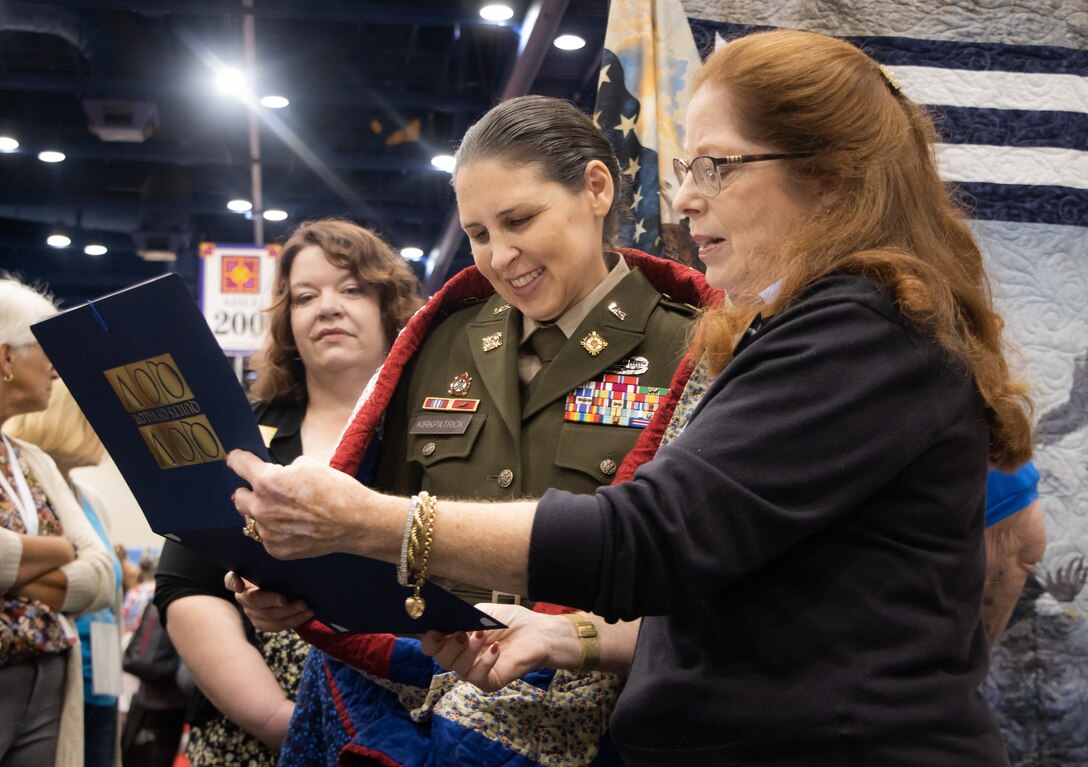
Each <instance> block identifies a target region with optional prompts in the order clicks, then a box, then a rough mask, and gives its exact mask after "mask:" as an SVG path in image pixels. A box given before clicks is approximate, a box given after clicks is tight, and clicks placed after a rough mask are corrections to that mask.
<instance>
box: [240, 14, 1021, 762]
mask: <svg viewBox="0 0 1088 767" xmlns="http://www.w3.org/2000/svg"><path fill="white" fill-rule="evenodd" d="M686 135H687V141H688V142H689V143H688V147H687V148H688V151H689V152H690V155H689V157H688V158H686V159H684V160H677V163H676V171H677V176H678V180H679V181H680V182H681V187H680V189H679V190H678V193H677V196H676V199H675V206H676V208H677V210H678V211H679V212H681V213H682V214H684V215H686V216H688V217H689V218H690V219H691V228H692V234H693V236H694V238H695V240H696V241H697V242H698V243H699V244H700V258H702V259H703V260H704V261H705V262H706V264H707V275H708V279H709V281H710V282H711V284H717V285H726V286H728V287H729V288H730V290H731V293H733V289H734V288H737V289H736V291H735V295H737V296H739V298H740V300H739V301H738V302H737V303H736V304H735V305H734V306H732V307H728V308H724V309H722V310H721V311H712V312H708V313H707V314H706V316H705V317H704V318H703V319H702V320H701V321H700V322H701V324H700V327H699V331H700V332H699V334H698V335H697V336H696V339H697V343H696V350H697V351H698V352H701V353H703V354H704V355H705V356H704V357H703V359H705V360H706V364H707V369H708V370H709V371H710V372H711V373H713V374H715V377H714V378H713V380H711V381H710V382H709V386H708V387H707V389H706V391H705V393H704V394H702V396H701V398H698V404H697V405H696V406H695V408H694V409H693V410H692V411H691V413H690V415H689V416H688V417H687V419H686V423H685V425H684V428H683V430H682V431H680V432H679V433H678V434H677V435H676V436H675V437H674V439H673V440H672V441H671V442H669V444H667V445H666V446H665V447H663V448H662V449H661V450H660V452H658V454H657V456H656V457H655V458H654V460H652V461H650V462H649V463H646V464H645V465H643V466H642V467H641V468H640V469H639V471H638V473H637V474H635V476H634V477H633V478H632V481H630V482H624V483H622V484H618V485H613V486H611V487H602V488H599V489H598V490H597V491H596V492H595V493H594V494H593V495H581V496H579V495H575V494H572V493H567V492H563V491H559V490H551V491H549V492H548V493H546V494H545V495H544V497H543V498H541V499H540V500H539V501H538V502H522V503H512V504H495V503H490V504H480V503H475V502H472V503H466V502H456V501H453V502H446V501H445V500H444V499H439V500H438V502H437V510H435V502H434V501H433V500H432V499H427V506H426V509H427V510H426V513H421V514H417V515H415V516H413V517H411V518H410V520H411V524H410V527H409V532H410V533H416V534H417V535H416V537H417V538H418V536H419V535H421V534H422V535H423V538H422V539H421V540H424V541H427V540H429V541H430V543H429V544H425V545H423V546H422V547H417V548H415V549H414V551H415V553H414V554H413V553H412V550H410V551H409V556H407V568H408V570H409V571H410V574H411V576H413V577H415V578H420V577H424V576H425V575H426V574H427V573H434V574H438V575H443V576H446V577H453V578H458V579H462V580H471V581H475V582H479V583H482V584H485V585H488V586H490V587H492V588H497V589H503V590H504V591H510V592H514V593H525V594H528V595H530V596H532V597H534V598H544V599H552V600H556V601H560V602H563V603H567V604H574V605H577V606H579V607H581V608H583V609H586V610H591V611H592V612H593V613H595V614H596V615H599V616H601V617H599V618H598V617H595V616H594V615H580V616H578V618H577V621H576V623H577V624H579V625H577V626H576V625H575V622H571V621H567V620H564V619H562V618H560V617H557V616H546V615H539V614H535V613H531V612H528V611H525V610H521V609H520V608H517V607H515V606H511V605H503V606H499V607H490V608H489V609H490V610H492V611H493V612H494V613H495V614H496V615H498V616H499V617H500V619H501V620H503V622H504V623H506V624H507V626H508V628H507V629H503V630H500V631H497V632H475V633H474V634H473V635H472V636H466V635H465V634H464V633H461V634H455V635H454V636H452V637H451V638H449V639H443V638H442V637H440V636H433V635H428V637H427V644H428V647H427V649H429V650H431V651H433V652H436V653H437V654H438V655H437V657H438V658H439V659H440V660H441V662H442V663H443V665H445V666H446V667H449V668H452V669H454V670H455V671H456V672H457V673H458V674H459V675H461V676H462V677H464V678H467V679H470V680H473V681H475V682H478V683H479V684H480V685H481V686H482V687H484V688H486V689H494V688H496V687H500V686H501V685H504V684H506V683H507V682H508V680H509V679H511V678H513V677H515V676H517V675H518V674H519V673H522V672H523V671H524V670H525V669H527V668H539V667H540V666H548V667H557V668H575V667H584V666H585V665H586V664H595V663H600V666H601V667H602V668H609V669H616V670H624V669H628V670H629V671H630V675H629V677H628V681H627V684H626V686H625V687H624V690H623V693H622V694H621V696H620V701H619V703H618V705H617V707H616V711H615V714H614V715H613V717H612V721H611V727H612V732H613V735H614V737H615V739H616V742H617V743H618V744H619V745H620V748H621V751H622V754H623V756H624V758H625V759H626V760H627V762H628V764H631V765H674V764H685V765H686V764H713V765H725V764H744V765H761V766H764V767H772V766H773V767H783V766H784V765H791V766H793V765H805V766H807V767H824V766H825V765H826V766H828V767H830V765H845V764H866V765H871V764H880V765H920V764H940V765H942V766H947V767H984V766H985V767H992V766H994V765H1002V764H1007V759H1006V757H1005V753H1004V748H1003V746H1002V743H1001V739H1000V736H999V734H998V731H997V727H996V725H995V723H994V721H993V718H992V717H991V716H990V713H989V711H988V709H987V706H986V702H985V700H984V699H983V698H982V696H981V694H980V692H979V685H980V683H981V682H982V680H983V678H984V676H985V673H986V663H987V650H986V637H985V632H984V630H983V625H982V621H981V620H980V606H981V601H982V600H981V597H982V593H983V581H984V573H985V561H984V559H985V551H984V548H983V525H984V514H983V510H984V503H985V494H984V489H985V478H986V471H987V465H988V463H992V464H993V465H996V466H998V467H1001V468H1005V469H1008V468H1012V467H1015V466H1018V465H1020V464H1021V463H1023V462H1024V461H1025V460H1026V459H1027V458H1029V457H1030V454H1031V428H1030V419H1029V409H1030V402H1029V401H1028V400H1027V397H1026V393H1025V392H1026V388H1027V387H1026V386H1025V385H1024V384H1023V383H1022V382H1019V381H1017V380H1015V378H1013V377H1012V376H1010V373H1009V369H1008V366H1007V364H1006V361H1005V358H1004V354H1003V343H1002V338H1001V331H1002V326H1003V321H1002V319H1001V316H1000V315H999V314H998V313H997V312H996V311H995V310H994V308H993V305H992V303H991V300H990V294H989V290H988V284H987V278H986V274H985V270H984V268H983V262H982V257H981V254H980V252H979V248H978V246H977V244H976V243H975V241H974V239H973V238H972V236H971V232H970V230H969V228H968V227H967V225H966V223H965V222H964V220H963V216H962V214H961V213H960V212H959V210H957V208H956V206H955V205H954V204H953V202H952V200H951V198H950V195H949V193H948V190H946V189H945V188H944V186H943V185H942V183H941V179H940V177H939V176H938V173H937V167H936V162H935V160H934V156H933V144H934V142H935V141H936V132H935V131H934V129H933V125H932V122H931V121H930V120H929V119H928V117H927V116H926V115H925V114H924V112H923V111H922V110H921V109H920V108H919V107H918V105H917V104H915V103H913V102H912V101H911V100H910V99H909V98H907V97H906V96H905V95H904V94H903V93H901V92H900V90H899V87H898V85H897V83H896V82H895V80H894V79H893V78H891V77H890V76H889V75H888V73H887V72H886V71H885V70H883V69H882V68H880V67H879V66H878V65H877V63H876V62H874V61H873V60H872V59H871V58H869V57H868V56H866V55H865V54H864V53H863V52H862V51H860V50H858V49H857V48H855V47H854V46H851V45H849V44H847V43H845V42H842V41H839V40H835V39H833V38H829V37H826V36H823V35H816V34H809V33H801V32H794V31H786V30H780V31H775V32H767V33H759V34H753V35H750V36H748V37H745V38H743V39H741V40H737V41H733V42H730V43H729V44H728V45H727V46H725V47H724V48H721V49H719V50H718V51H717V52H715V53H714V54H713V55H712V56H711V57H710V58H709V59H708V60H707V63H706V66H705V67H704V69H703V70H702V72H701V73H700V75H699V77H698V80H697V88H696V91H695V95H694V96H693V98H692V101H691V104H690V107H689V110H688V122H687V132H686ZM693 399H695V398H693ZM677 410H678V411H679V410H680V408H679V407H678V408H677ZM228 461H229V463H230V465H231V466H232V468H235V470H237V471H238V472H239V475H240V476H241V477H242V478H243V479H244V480H246V481H248V482H250V483H251V485H252V487H253V491H252V492H251V491H249V490H244V489H243V490H239V491H238V493H237V496H236V502H237V506H238V508H239V511H240V512H241V513H243V514H245V515H248V516H251V517H252V518H254V519H255V520H256V524H257V525H258V526H259V527H260V529H261V530H262V531H263V534H264V537H265V545H266V547H267V548H268V550H269V551H270V552H272V553H273V554H274V555H276V556H281V557H297V556H310V555H314V554H319V553H326V552H329V551H347V552H351V553H356V554H361V555H364V556H372V557H376V558H380V559H384V560H386V561H394V562H395V561H398V558H399V552H400V541H401V531H402V530H403V529H404V527H405V525H406V524H407V520H406V517H405V513H406V512H407V511H409V509H410V508H411V506H410V504H409V502H408V500H407V499H403V498H393V497H390V496H384V495H380V494H378V493H375V492H373V491H372V490H369V489H367V488H366V487H364V486H362V485H360V484H359V483H357V482H355V481H354V480H352V479H351V478H350V477H345V476H342V475H336V474H335V472H330V471H328V470H327V469H326V468H324V467H312V466H293V467H288V468H281V467H277V466H269V465H266V464H262V463H261V462H260V461H258V460H257V459H256V458H255V457H253V456H251V455H248V454H241V453H235V454H232V455H231V456H230V458H229V459H228ZM300 517H301V518H300ZM496 518H501V519H502V520H503V522H502V524H496V522H495V520H496ZM638 616H645V617H643V619H642V625H641V628H640V631H639V634H638V637H637V642H636V641H635V640H634V638H633V637H631V636H630V634H621V633H619V632H617V631H616V630H615V629H614V628H613V627H612V626H610V625H609V624H607V623H605V622H604V619H610V620H617V619H618V620H630V619H633V618H635V617H638ZM581 624H589V625H588V626H586V625H581ZM576 629H577V631H576ZM509 714H510V716H511V717H513V718H516V716H517V712H516V711H513V710H510V711H509Z"/></svg>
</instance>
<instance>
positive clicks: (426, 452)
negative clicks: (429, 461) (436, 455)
mask: <svg viewBox="0 0 1088 767" xmlns="http://www.w3.org/2000/svg"><path fill="white" fill-rule="evenodd" d="M435 447H437V445H435V444H434V443H433V442H428V443H427V444H426V445H424V446H423V455H430V454H431V453H433V452H434V449H435Z"/></svg>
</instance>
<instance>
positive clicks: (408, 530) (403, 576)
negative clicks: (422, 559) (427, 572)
mask: <svg viewBox="0 0 1088 767" xmlns="http://www.w3.org/2000/svg"><path fill="white" fill-rule="evenodd" d="M418 516H419V496H418V495H413V496H412V505H411V506H409V507H408V519H407V521H406V522H405V523H404V538H402V539H401V542H400V562H398V563H397V583H399V584H400V585H401V586H408V585H409V584H408V539H409V538H410V537H411V535H412V528H413V527H414V526H415V524H416V518H417V517H418Z"/></svg>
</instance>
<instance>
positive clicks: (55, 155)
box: [38, 149, 65, 162]
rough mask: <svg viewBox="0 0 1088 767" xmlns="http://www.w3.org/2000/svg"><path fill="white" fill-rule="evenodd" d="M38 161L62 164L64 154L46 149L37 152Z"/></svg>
mask: <svg viewBox="0 0 1088 767" xmlns="http://www.w3.org/2000/svg"><path fill="white" fill-rule="evenodd" d="M38 159H39V160H41V161H42V162H64V159H65V156H64V152H57V151H54V150H52V149H46V150H45V151H43V152H38Z"/></svg>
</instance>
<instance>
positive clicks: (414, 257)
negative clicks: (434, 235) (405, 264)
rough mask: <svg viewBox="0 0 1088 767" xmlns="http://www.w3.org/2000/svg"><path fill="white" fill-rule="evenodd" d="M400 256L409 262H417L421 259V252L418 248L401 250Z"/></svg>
mask: <svg viewBox="0 0 1088 767" xmlns="http://www.w3.org/2000/svg"><path fill="white" fill-rule="evenodd" d="M400 255H401V257H402V258H405V259H407V260H409V261H418V260H419V259H421V258H423V250H422V249H420V248H401V249H400Z"/></svg>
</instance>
